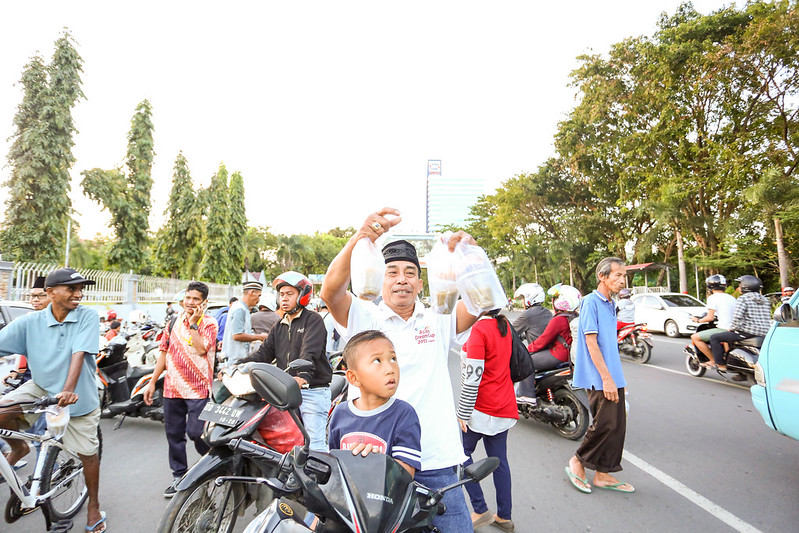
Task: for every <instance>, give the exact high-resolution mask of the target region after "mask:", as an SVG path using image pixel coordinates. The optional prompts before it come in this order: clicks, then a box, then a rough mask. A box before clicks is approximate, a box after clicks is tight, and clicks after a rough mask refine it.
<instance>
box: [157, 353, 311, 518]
mask: <svg viewBox="0 0 799 533" xmlns="http://www.w3.org/2000/svg"><path fill="white" fill-rule="evenodd" d="M312 366H313V363H311V362H310V361H306V360H304V359H298V360H295V361H292V362H291V364H289V370H290V371H291V372H292V373H299V372H303V371H308V370H309V369H310V368H311V367H312ZM264 367H268V368H275V369H276V367H274V366H272V365H268V364H266V363H249V364H246V365H242V366H241V367H239V368H228V369H225V370H223V378H222V381H223V383H224V385H225V387H226V388H227V389H228V391H230V393H231V396H230V397H229V398H227V399H226V400H225V401H224V402H222V403H213V402H208V403H207V404H206V406H205V408H204V409H203V411H202V412H201V414H200V419H201V420H204V421H206V426H205V431H204V434H203V439H204V440H205V442H206V443H207V444H208V445H209V446H210V447H211V449H210V450H209V451H208V453H207V454H205V455H204V456H203V457H201V458H200V460H199V461H198V462H197V463H196V464H195V465H194V466H192V467H191V469H189V471H188V472H186V474H185V475H184V476H183V478H182V479H181V480H180V482H179V483H178V485H177V493H176V494H175V496H174V497H173V498H172V501H171V502H170V504H169V506H168V507H167V509H166V512H165V513H164V516H163V518H162V519H161V523H160V524H159V526H158V531H159V532H160V533H170V532H179V531H209V532H210V531H213V532H224V533H230V532H231V531H233V528H234V526H235V524H236V518H237V517H238V515H239V513H240V511H242V510H243V509H245V508H247V507H248V506H249V505H250V504H252V503H253V502H257V508H258V510H259V511H260V510H262V509H263V508H265V507H266V505H267V504H268V503H269V502H270V501H272V499H273V495H272V492H271V490H270V489H269V488H268V487H266V486H257V485H251V484H247V483H230V484H227V485H225V486H224V487H219V486H217V485H214V480H215V479H216V478H217V477H219V476H234V477H235V476H239V477H247V476H252V477H271V476H274V475H276V474H277V472H278V468H277V466H276V465H270V464H266V463H264V462H263V461H256V460H254V459H253V458H251V457H249V456H247V455H245V454H242V453H241V452H239V451H237V450H233V449H231V448H229V447H228V444H229V443H230V442H231V441H234V440H242V439H243V440H246V441H252V442H256V443H258V444H260V445H262V446H265V447H266V448H267V449H272V450H274V451H275V453H277V454H278V455H279V454H280V452H285V451H288V450H290V449H291V448H292V447H293V446H295V445H297V444H299V443H301V442H302V433H301V432H300V431H299V429H298V428H297V426H296V423H295V421H294V420H292V419H291V418H290V417H288V416H285V414H284V413H281V412H280V411H278V409H276V408H275V407H273V406H272V405H270V404H269V403H267V402H266V401H264V400H263V399H262V398H261V396H259V395H258V394H257V393H256V392H255V389H253V385H252V382H251V380H250V374H251V373H252V372H255V371H256V370H257V369H263V368H264ZM279 372H282V370H279ZM289 379H291V381H292V382H293V383H295V384H296V381H294V379H293V378H289Z"/></svg>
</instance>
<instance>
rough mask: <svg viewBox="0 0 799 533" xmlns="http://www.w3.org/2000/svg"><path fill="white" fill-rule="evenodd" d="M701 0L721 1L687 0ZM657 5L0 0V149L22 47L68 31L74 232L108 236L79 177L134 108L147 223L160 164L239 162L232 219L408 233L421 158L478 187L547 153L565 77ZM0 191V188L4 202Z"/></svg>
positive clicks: (285, 226) (203, 177)
mask: <svg viewBox="0 0 799 533" xmlns="http://www.w3.org/2000/svg"><path fill="white" fill-rule="evenodd" d="M693 3H694V6H695V7H696V9H697V10H699V11H700V12H702V13H709V12H711V11H715V10H718V9H720V8H721V7H723V6H724V5H729V4H730V3H731V2H722V1H714V0H696V1H694V2H693ZM679 4H680V2H679V1H676V0H674V1H673V0H648V1H641V0H605V1H596V0H593V1H589V0H585V1H584V0H580V1H568V0H563V1H560V2H546V3H544V2H541V1H535V0H527V1H502V2H473V1H459V2H436V1H430V0H428V1H424V2H417V1H406V2H401V3H400V2H375V1H369V2H348V1H335V2H330V1H327V2H317V1H306V2H264V1H260V2H243V1H242V2H183V1H170V2H163V1H156V2H153V1H139V2H128V3H124V4H123V3H121V2H107V1H106V2H94V1H81V2H75V1H73V2H64V1H57V2H54V1H39V2H3V3H2V4H0V50H3V52H2V54H0V154H2V156H3V159H2V163H3V167H2V169H0V179H1V180H2V181H3V182H5V181H6V180H7V179H8V176H9V174H10V169H9V167H8V165H7V164H5V154H7V153H8V148H9V142H8V138H9V137H10V136H11V135H13V133H14V128H13V123H12V121H13V117H14V114H15V112H16V109H17V105H18V104H19V103H20V101H21V98H22V93H21V88H20V85H19V84H18V80H19V79H20V77H21V73H22V70H23V68H24V66H25V64H26V63H27V62H28V61H29V59H30V58H31V57H32V56H34V55H36V54H40V55H42V56H43V57H44V58H45V61H48V62H49V60H50V57H51V55H52V52H53V47H54V46H53V43H54V42H55V40H56V39H58V37H59V35H60V32H61V31H62V30H63V28H65V27H66V28H69V31H70V32H71V34H72V36H73V38H74V39H75V41H77V49H78V52H79V54H80V55H81V56H82V58H83V60H84V65H83V76H82V80H83V91H84V92H85V94H86V99H85V100H82V101H80V102H79V103H78V104H77V105H76V107H75V108H74V110H73V117H74V120H75V125H76V127H77V129H78V131H79V133H78V134H77V135H75V137H74V140H75V147H74V149H73V153H74V155H75V157H76V159H77V161H76V163H75V165H74V166H73V168H72V178H73V182H72V190H71V193H70V196H71V199H72V204H73V208H74V209H75V211H76V220H77V222H78V223H79V224H80V235H81V237H84V238H91V237H93V236H94V235H95V234H97V233H100V234H103V235H106V236H109V235H112V233H113V232H112V230H111V229H110V228H109V227H108V221H109V216H108V213H107V212H106V211H103V210H102V206H100V205H98V204H96V203H94V202H92V201H91V200H89V199H88V198H87V197H85V196H84V195H83V194H82V191H81V188H80V179H81V176H80V173H81V171H83V170H87V169H91V168H97V167H99V168H104V169H110V168H115V167H121V166H124V160H125V152H126V149H127V134H128V131H129V129H130V121H131V118H132V116H133V112H134V110H135V108H136V105H137V104H138V103H139V102H141V101H142V100H144V99H145V98H146V99H149V101H150V103H151V104H152V107H153V117H152V120H153V123H154V126H155V131H154V139H155V151H156V156H155V161H154V164H153V170H152V174H153V180H154V185H153V207H152V211H151V214H150V229H151V231H153V232H154V231H155V230H157V229H158V227H160V226H161V225H162V224H163V222H164V220H165V217H164V209H165V208H166V200H167V197H168V195H169V190H170V187H171V176H172V169H173V166H174V162H175V158H176V156H177V154H178V152H179V151H183V154H184V155H185V156H186V158H187V160H188V163H189V168H190V171H191V175H192V178H193V180H194V183H195V185H196V186H197V187H200V186H202V187H205V186H207V185H208V184H209V183H210V179H211V176H212V175H213V174H214V173H215V172H216V171H217V169H218V168H219V165H220V164H221V163H224V165H225V167H226V168H227V170H228V172H229V173H232V172H234V171H240V172H241V173H242V175H243V177H244V184H245V189H246V209H247V218H248V221H249V224H250V225H251V226H268V227H270V228H271V230H272V231H273V232H276V233H284V234H293V233H313V232H315V231H326V230H328V229H330V228H333V227H336V226H341V227H346V226H355V227H357V226H359V225H360V224H361V223H362V222H363V220H364V219H365V218H366V216H367V215H368V214H369V213H371V212H373V211H375V210H377V209H379V208H381V207H384V206H390V207H394V208H397V209H399V210H400V211H401V213H402V217H403V221H402V223H401V225H400V226H398V227H397V230H401V231H402V232H403V233H404V232H415V231H423V230H424V218H425V179H426V171H427V160H428V159H440V160H441V161H442V163H441V170H442V174H443V175H444V176H446V177H457V178H470V179H474V178H476V179H482V180H484V182H485V184H486V191H485V192H486V193H488V194H490V193H491V192H493V191H494V190H495V189H496V188H497V187H498V186H500V185H501V184H502V182H504V181H505V180H507V179H509V178H512V177H513V176H514V175H517V174H521V173H526V172H534V171H535V170H536V169H537V168H538V166H539V165H541V164H542V163H543V162H545V161H546V159H547V158H549V157H551V156H552V155H553V154H554V148H553V142H552V141H553V135H554V134H555V132H556V131H557V126H558V122H559V121H562V120H564V119H565V118H566V116H567V115H568V113H569V111H570V110H571V109H572V108H573V107H574V105H575V91H574V89H573V88H572V87H570V86H569V73H570V72H571V71H573V70H574V69H575V68H576V67H577V66H578V64H579V63H578V61H577V59H576V57H577V56H578V55H580V54H585V53H590V54H603V53H606V52H607V51H608V49H609V47H610V46H611V45H612V44H613V43H616V42H619V41H621V40H623V39H625V38H627V37H632V36H638V35H651V34H652V33H654V31H655V29H656V24H657V19H658V17H659V15H660V14H661V13H663V12H666V13H669V14H673V13H674V11H675V9H676V8H677V7H678V6H679ZM7 197H8V189H7V188H5V187H3V188H2V189H0V201H1V202H2V205H3V209H5V200H6V199H7Z"/></svg>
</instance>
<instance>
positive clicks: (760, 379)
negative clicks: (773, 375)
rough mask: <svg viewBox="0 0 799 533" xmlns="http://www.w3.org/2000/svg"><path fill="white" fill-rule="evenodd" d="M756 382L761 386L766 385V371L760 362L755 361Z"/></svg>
mask: <svg viewBox="0 0 799 533" xmlns="http://www.w3.org/2000/svg"><path fill="white" fill-rule="evenodd" d="M755 383H757V384H758V385H760V386H761V387H765V386H766V373H765V372H764V371H763V367H762V366H760V363H755Z"/></svg>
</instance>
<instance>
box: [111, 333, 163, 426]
mask: <svg viewBox="0 0 799 533" xmlns="http://www.w3.org/2000/svg"><path fill="white" fill-rule="evenodd" d="M154 368H155V367H152V366H133V367H132V366H130V363H129V362H128V358H127V339H126V338H125V337H124V336H122V335H118V336H116V337H114V338H113V339H111V340H110V341H109V343H108V345H107V346H106V347H105V348H103V349H102V350H100V353H98V354H97V387H98V390H99V394H100V405H101V407H102V414H101V415H100V416H101V417H102V418H113V417H115V416H117V415H122V416H121V418H120V419H119V421H118V422H117V423H116V425H115V426H114V429H117V428H119V427H120V426H121V425H122V422H124V421H125V418H126V417H128V416H130V417H136V418H150V419H152V420H157V421H161V422H163V420H164V408H163V405H162V404H163V402H162V401H161V400H162V398H163V391H164V376H163V374H162V375H161V376H160V377H159V378H158V382H157V383H156V390H155V394H153V402H152V404H151V405H147V404H145V403H144V389H145V388H147V385H148V384H149V383H150V380H151V379H152V375H153V369H154Z"/></svg>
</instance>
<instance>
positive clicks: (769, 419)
mask: <svg viewBox="0 0 799 533" xmlns="http://www.w3.org/2000/svg"><path fill="white" fill-rule="evenodd" d="M774 320H775V322H774V324H772V326H771V329H770V330H769V332H768V334H767V335H766V338H765V339H764V340H763V346H762V347H761V348H760V358H759V359H758V361H757V363H756V364H755V385H753V386H752V388H751V392H752V403H754V404H755V408H756V409H757V411H758V412H759V413H760V416H762V417H763V420H764V421H765V422H766V425H767V426H768V427H770V428H771V429H774V430H776V431H779V432H780V433H782V434H783V435H787V436H788V437H791V438H792V439H796V440H799V417H797V416H796V413H799V358H797V349H799V293H796V294H794V295H793V298H791V300H790V302H788V303H784V304H782V305H781V306H780V307H778V308H777V310H776V311H775V312H774Z"/></svg>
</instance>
